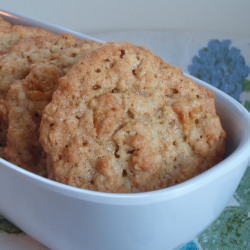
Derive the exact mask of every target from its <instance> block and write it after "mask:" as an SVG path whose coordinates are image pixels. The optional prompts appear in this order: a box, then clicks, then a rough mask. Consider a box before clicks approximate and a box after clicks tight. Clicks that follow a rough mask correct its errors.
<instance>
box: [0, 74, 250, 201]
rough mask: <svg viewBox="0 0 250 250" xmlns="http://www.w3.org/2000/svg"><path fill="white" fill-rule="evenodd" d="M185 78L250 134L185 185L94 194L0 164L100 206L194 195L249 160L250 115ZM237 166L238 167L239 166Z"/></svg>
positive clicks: (219, 93)
mask: <svg viewBox="0 0 250 250" xmlns="http://www.w3.org/2000/svg"><path fill="white" fill-rule="evenodd" d="M184 74H185V76H187V77H189V78H191V79H193V80H194V81H195V82H196V83H198V84H200V85H203V86H205V87H207V88H208V89H211V90H212V91H213V92H214V93H215V95H216V96H219V97H220V98H222V99H223V101H224V102H226V104H227V105H228V106H229V107H230V108H232V109H234V111H235V112H237V113H238V114H239V115H240V116H241V119H242V120H243V121H244V123H245V126H244V128H245V130H244V131H243V132H244V134H245V135H246V136H245V137H244V138H241V141H240V143H239V145H238V146H237V148H236V149H235V150H234V151H233V152H232V153H231V154H230V155H228V156H227V157H226V158H225V159H224V160H222V161H221V162H219V163H218V164H216V165H214V166H213V167H211V168H210V169H208V170H206V171H204V172H203V173H201V174H199V175H197V176H195V177H193V178H191V179H189V180H186V181H184V182H182V183H179V184H176V185H173V186H170V187H166V188H162V189H159V190H154V191H148V192H140V193H128V194H127V193H126V194H124V193H106V192H99V191H92V190H87V189H80V188H77V187H72V186H69V185H66V184H62V183H59V182H56V181H54V180H50V179H47V178H45V177H41V176H39V175H36V174H34V173H31V172H29V171H27V170H25V169H22V168H20V167H18V166H16V165H14V164H12V163H10V162H8V161H6V160H4V159H2V158H0V164H1V165H2V166H5V167H7V168H8V169H9V170H12V171H14V172H15V173H16V174H19V175H20V174H21V176H22V177H25V178H26V179H27V178H28V179H29V180H30V181H32V182H33V183H34V184H36V185H40V186H43V187H44V188H46V189H49V190H51V191H54V192H57V193H61V194H63V195H66V196H70V197H74V198H77V199H80V200H88V201H92V202H96V203H104V204H113V205H114V204H117V205H138V204H139V205H143V204H148V203H155V202H160V201H162V200H171V199H174V198H176V197H179V196H182V195H184V194H187V193H190V192H192V191H193V190H196V189H199V188H201V187H203V186H204V185H206V184H209V183H211V182H213V181H214V180H216V179H218V178H220V177H221V176H223V175H226V174H227V173H228V172H230V171H231V170H232V169H234V168H235V167H236V166H237V167H239V165H240V164H241V163H244V162H246V161H248V160H249V150H250V133H249V132H248V129H247V128H250V114H249V112H248V111H247V110H246V109H245V108H244V107H243V106H242V105H241V104H240V103H239V102H237V101H236V100H234V99H233V98H232V97H231V96H229V95H227V94H225V93H224V92H223V91H221V90H219V89H217V88H215V87H213V86H211V85H209V84H208V83H205V82H204V81H201V80H199V79H197V78H195V77H193V76H190V75H189V74H186V73H184ZM232 161H234V162H237V164H230V162H232ZM235 165H236V166H235Z"/></svg>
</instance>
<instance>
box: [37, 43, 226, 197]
mask: <svg viewBox="0 0 250 250" xmlns="http://www.w3.org/2000/svg"><path fill="white" fill-rule="evenodd" d="M40 141H41V144H42V146H43V149H44V150H45V152H46V154H47V162H48V166H47V169H48V173H49V178H52V179H54V180H56V181H59V182H62V183H65V184H69V185H72V186H76V187H79V188H86V189H91V190H98V191H104V192H128V193H129V192H142V191H150V190H156V189H160V188H164V187H167V186H171V185H173V184H176V183H179V182H182V181H184V180H187V179H189V178H191V177H193V176H195V175H197V174H199V173H201V172H202V171H204V170H206V169H208V168H210V167H211V166H213V165H214V164H216V163H217V162H218V161H220V160H221V159H222V157H223V152H224V141H225V132H224V130H223V128H222V126H221V123H220V120H219V118H218V116H217V114H216V111H215V105H214V95H213V94H212V93H211V92H210V91H209V90H207V89H205V88H204V87H202V86H199V85H197V84H195V83H194V82H193V81H192V80H191V79H189V78H187V77H185V76H184V75H183V74H182V73H181V71H180V70H179V69H178V68H175V67H172V66H170V65H168V64H167V63H165V62H163V61H162V60H161V59H160V58H159V57H157V56H155V55H154V54H153V53H152V52H150V51H149V50H147V49H145V48H143V47H137V46H134V45H131V44H126V43H121V44H107V45H106V46H103V47H101V48H99V49H97V50H94V51H92V52H91V53H88V54H87V55H86V56H85V57H84V58H83V59H82V60H81V61H79V62H78V63H77V64H75V65H74V66H73V67H72V69H71V70H70V71H69V72H68V73H67V74H66V75H65V76H64V77H62V78H60V80H59V85H58V88H57V90H56V91H55V92H54V94H53V98H52V101H51V102H50V103H49V104H48V105H47V106H46V108H45V110H44V112H43V116H42V121H41V126H40ZM197 143H198V144H197Z"/></svg>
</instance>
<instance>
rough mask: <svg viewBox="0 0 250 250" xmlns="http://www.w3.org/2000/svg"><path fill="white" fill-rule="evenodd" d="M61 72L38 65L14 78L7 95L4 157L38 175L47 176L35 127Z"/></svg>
mask: <svg viewBox="0 0 250 250" xmlns="http://www.w3.org/2000/svg"><path fill="white" fill-rule="evenodd" d="M61 74H62V72H61V71H60V69H58V68H57V67H55V66H53V65H46V64H38V65H34V66H33V67H32V68H31V71H30V73H29V74H28V75H27V77H26V78H25V79H23V80H16V81H15V82H14V83H13V84H12V85H11V87H10V90H9V91H8V95H7V98H6V103H7V109H8V133H7V145H6V147H5V149H4V157H5V158H6V159H7V160H9V161H10V162H12V163H14V164H16V165H18V166H21V167H23V168H25V169H27V170H29V171H32V172H34V173H37V174H39V175H44V176H45V175H46V171H45V168H44V165H45V163H44V155H43V154H44V153H43V150H42V149H41V147H40V144H39V142H38V137H39V134H38V128H39V125H40V120H41V115H42V111H43V109H44V107H45V106H46V105H47V104H48V103H49V101H50V100H51V96H52V93H53V91H54V90H55V88H56V87H57V81H58V79H59V77H60V75H61Z"/></svg>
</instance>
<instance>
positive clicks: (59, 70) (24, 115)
mask: <svg viewBox="0 0 250 250" xmlns="http://www.w3.org/2000/svg"><path fill="white" fill-rule="evenodd" d="M67 37H68V36H67ZM63 38H65V36H63ZM70 44H71V43H69V44H68V45H67V46H68V47H67V48H64V49H63V50H62V51H61V50H60V51H59V52H58V53H55V54H54V55H53V54H52V56H51V57H50V58H48V59H47V61H46V60H45V61H44V62H43V63H37V64H33V65H32V66H31V68H30V72H29V74H28V75H27V76H26V77H25V78H24V79H23V80H17V81H14V83H13V84H12V85H11V86H10V89H9V91H8V94H7V98H6V102H7V110H8V132H7V140H6V141H7V142H6V144H7V145H6V147H5V150H4V157H5V158H6V159H7V160H9V161H10V162H12V163H15V164H16V165H18V166H20V167H23V168H25V169H27V170H30V171H32V172H34V173H38V174H40V175H46V171H45V169H44V154H43V150H42V148H41V147H40V144H39V142H38V136H39V131H38V128H39V125H40V120H41V114H42V111H43V109H44V107H45V106H46V105H47V104H48V103H49V102H50V99H51V96H52V94H53V91H54V90H55V88H56V87H57V81H58V78H59V77H60V76H62V75H64V74H65V72H67V70H68V69H69V68H70V67H71V66H72V65H73V64H74V63H75V62H77V61H78V60H79V59H80V58H81V57H82V56H83V55H84V54H85V53H87V51H89V50H91V49H94V48H96V47H99V46H101V44H99V43H94V42H89V41H81V42H79V44H78V43H77V46H75V43H73V46H71V47H70ZM55 50H56V51H57V49H55Z"/></svg>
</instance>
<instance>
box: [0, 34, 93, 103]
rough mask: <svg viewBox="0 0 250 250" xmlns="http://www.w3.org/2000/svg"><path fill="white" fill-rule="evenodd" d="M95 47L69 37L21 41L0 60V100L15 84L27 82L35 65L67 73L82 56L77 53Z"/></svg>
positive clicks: (68, 35)
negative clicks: (23, 80)
mask: <svg viewBox="0 0 250 250" xmlns="http://www.w3.org/2000/svg"><path fill="white" fill-rule="evenodd" d="M94 44H97V43H95V42H92V41H85V40H80V39H78V38H76V37H74V36H73V35H70V34H65V35H60V36H48V37H38V38H32V39H28V40H27V39H26V40H22V41H21V42H19V43H18V44H17V45H16V46H14V47H13V48H12V49H11V50H10V51H9V52H8V53H7V54H4V55H2V56H1V57H0V64H1V68H0V98H4V97H5V95H6V93H7V91H8V89H9V86H10V85H11V84H12V82H13V81H14V80H19V79H23V78H25V76H26V75H27V74H28V73H29V69H30V67H31V65H32V64H34V63H37V62H46V61H50V62H51V63H52V64H55V65H58V66H59V67H62V68H65V70H67V67H68V66H69V65H70V64H71V63H70V61H75V59H74V58H77V57H78V56H80V55H78V52H79V49H81V48H82V47H83V45H84V50H85V48H87V47H89V48H92V46H94ZM62 52H63V53H62ZM69 55H70V56H69ZM64 58H65V60H64ZM66 60H69V62H68V61H66Z"/></svg>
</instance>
